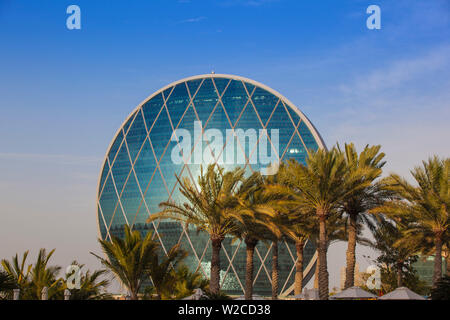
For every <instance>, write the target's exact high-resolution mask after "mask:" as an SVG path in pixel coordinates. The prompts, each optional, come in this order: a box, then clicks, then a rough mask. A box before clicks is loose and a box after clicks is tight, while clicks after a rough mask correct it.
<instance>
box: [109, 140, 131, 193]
mask: <svg viewBox="0 0 450 320" xmlns="http://www.w3.org/2000/svg"><path fill="white" fill-rule="evenodd" d="M130 170H131V163H130V157H129V156H128V151H127V148H126V145H125V143H124V144H122V147H121V148H120V150H119V152H118V153H117V157H116V161H115V162H114V164H113V165H112V170H111V172H112V176H113V178H114V182H115V184H116V187H117V191H118V192H119V194H120V192H121V191H122V188H123V186H124V184H125V180H126V179H127V177H128V174H129V173H130Z"/></svg>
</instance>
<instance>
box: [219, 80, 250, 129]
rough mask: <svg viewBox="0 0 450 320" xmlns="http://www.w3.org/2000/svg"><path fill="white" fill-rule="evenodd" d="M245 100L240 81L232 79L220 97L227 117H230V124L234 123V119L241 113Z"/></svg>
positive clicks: (245, 94) (243, 89)
mask: <svg viewBox="0 0 450 320" xmlns="http://www.w3.org/2000/svg"><path fill="white" fill-rule="evenodd" d="M247 101H248V96H247V93H246V91H245V88H244V85H243V84H242V82H241V81H238V80H232V81H231V82H230V84H229V85H228V88H227V90H226V91H225V93H224V95H223V97H222V102H223V105H224V106H225V110H226V111H227V114H228V117H229V118H230V121H231V125H233V126H234V125H235V123H236V120H237V118H238V117H239V115H240V114H241V112H242V109H243V108H244V106H245V104H246V103H247Z"/></svg>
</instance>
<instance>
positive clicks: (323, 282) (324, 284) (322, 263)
mask: <svg viewBox="0 0 450 320" xmlns="http://www.w3.org/2000/svg"><path fill="white" fill-rule="evenodd" d="M327 247H328V246H327V226H326V215H325V214H323V213H322V214H320V215H319V299H320V300H328V296H329V291H328V270H327V269H328V268H327Z"/></svg>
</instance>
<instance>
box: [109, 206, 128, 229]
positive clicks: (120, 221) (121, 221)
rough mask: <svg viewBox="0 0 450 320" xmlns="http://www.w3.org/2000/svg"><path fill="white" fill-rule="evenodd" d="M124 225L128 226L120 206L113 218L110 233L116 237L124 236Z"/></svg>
mask: <svg viewBox="0 0 450 320" xmlns="http://www.w3.org/2000/svg"><path fill="white" fill-rule="evenodd" d="M124 225H126V221H125V218H124V215H123V211H122V208H121V207H120V205H118V206H117V208H116V212H115V213H114V216H113V218H112V223H111V227H110V229H109V230H110V233H111V234H112V235H115V236H117V235H118V236H122V234H123V228H124Z"/></svg>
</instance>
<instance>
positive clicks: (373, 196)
mask: <svg viewBox="0 0 450 320" xmlns="http://www.w3.org/2000/svg"><path fill="white" fill-rule="evenodd" d="M380 149H381V146H371V147H369V146H368V145H366V147H365V148H364V150H363V151H361V153H360V154H359V155H358V153H357V151H356V148H355V146H354V145H353V143H350V144H345V148H344V155H345V161H346V164H347V170H348V171H349V172H358V171H360V170H361V169H363V170H364V171H365V172H366V174H364V175H363V176H362V179H363V180H364V181H366V182H368V184H367V185H366V187H365V188H361V189H359V190H358V192H355V193H352V194H351V195H350V197H348V198H347V199H345V201H344V203H343V207H342V213H343V216H344V217H345V218H346V219H347V233H348V239H347V240H348V242H347V254H346V256H347V265H346V271H345V288H350V287H353V286H354V285H355V262H356V254H355V253H356V238H357V233H358V230H357V224H358V223H359V222H361V223H362V224H363V225H365V226H368V227H369V229H370V230H371V231H374V230H375V228H376V221H375V220H374V219H373V218H374V217H373V215H370V214H369V213H368V210H370V209H372V208H374V207H376V206H379V205H380V204H381V203H382V201H383V199H385V197H386V195H385V193H386V190H385V189H383V188H382V184H381V183H379V182H376V181H375V180H376V179H378V178H379V177H380V175H381V173H382V170H381V168H382V167H383V166H384V164H385V163H386V162H385V161H382V160H383V158H384V153H380Z"/></svg>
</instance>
